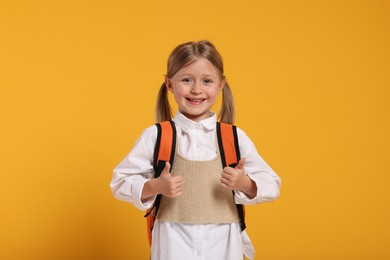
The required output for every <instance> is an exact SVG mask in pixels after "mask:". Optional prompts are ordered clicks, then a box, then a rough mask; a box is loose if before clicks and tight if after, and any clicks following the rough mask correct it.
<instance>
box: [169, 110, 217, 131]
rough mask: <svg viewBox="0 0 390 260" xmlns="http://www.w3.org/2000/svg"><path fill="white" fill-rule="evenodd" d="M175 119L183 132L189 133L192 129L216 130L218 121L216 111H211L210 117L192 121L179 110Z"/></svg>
mask: <svg viewBox="0 0 390 260" xmlns="http://www.w3.org/2000/svg"><path fill="white" fill-rule="evenodd" d="M173 121H174V122H175V123H176V124H177V125H178V126H179V127H180V128H181V129H182V130H183V132H185V133H188V132H189V131H190V130H192V129H199V130H206V131H211V130H214V129H215V127H216V123H217V116H216V114H215V113H214V112H211V111H210V117H209V118H206V119H203V120H201V121H199V122H195V121H192V120H191V119H188V118H187V117H186V116H185V115H183V114H182V113H181V112H180V111H178V112H177V113H176V115H175V117H174V118H173Z"/></svg>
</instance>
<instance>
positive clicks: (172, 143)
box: [145, 120, 176, 246]
mask: <svg viewBox="0 0 390 260" xmlns="http://www.w3.org/2000/svg"><path fill="white" fill-rule="evenodd" d="M156 126H157V140H156V146H155V148H154V158H153V168H154V178H158V177H159V176H160V174H161V172H162V171H163V170H164V167H165V163H166V162H169V163H170V164H171V169H172V165H173V159H174V157H175V148H176V127H175V123H174V122H173V121H172V120H170V121H164V122H161V123H157V124H156ZM160 201H161V194H158V195H157V197H156V200H155V202H154V204H153V207H152V208H150V209H149V210H148V211H147V212H146V215H145V217H146V218H147V219H146V220H147V231H148V240H149V245H150V246H151V245H152V229H153V226H154V221H155V218H156V215H157V211H158V209H159V207H160Z"/></svg>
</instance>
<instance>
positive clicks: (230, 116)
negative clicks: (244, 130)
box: [156, 40, 235, 124]
mask: <svg viewBox="0 0 390 260" xmlns="http://www.w3.org/2000/svg"><path fill="white" fill-rule="evenodd" d="M199 57H202V58H206V59H207V60H208V61H210V62H211V64H213V65H214V67H215V68H216V69H217V71H218V72H219V76H220V78H221V79H224V78H225V76H224V75H223V62H222V56H221V54H219V52H218V51H217V49H216V48H215V46H214V45H213V44H212V43H211V42H209V41H207V40H202V41H198V42H186V43H183V44H180V45H179V46H177V47H176V48H175V49H174V50H173V51H172V53H171V55H170V56H169V58H168V68H167V74H166V77H167V78H168V79H169V78H172V77H173V76H174V75H175V74H176V73H177V72H178V71H179V70H180V69H182V68H184V67H185V66H188V65H190V64H191V63H193V62H194V61H195V60H196V58H199ZM172 117H173V112H172V107H171V105H170V104H169V101H168V90H167V87H166V85H165V82H164V83H163V84H162V85H161V87H160V90H159V92H158V95H157V103H156V123H158V122H163V121H167V120H171V119H172ZM218 119H219V120H220V121H221V122H223V123H228V124H234V119H235V108H234V101H233V94H232V91H231V89H230V87H229V84H228V83H227V81H226V80H225V85H224V87H223V89H222V106H221V110H220V112H219V114H218Z"/></svg>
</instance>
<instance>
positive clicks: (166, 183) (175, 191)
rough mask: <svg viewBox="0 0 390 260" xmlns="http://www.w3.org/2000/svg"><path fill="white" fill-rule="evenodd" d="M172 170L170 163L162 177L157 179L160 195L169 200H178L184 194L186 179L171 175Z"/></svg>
mask: <svg viewBox="0 0 390 260" xmlns="http://www.w3.org/2000/svg"><path fill="white" fill-rule="evenodd" d="M170 168H171V165H170V163H169V162H166V163H165V167H164V169H163V171H162V172H161V174H160V177H158V178H157V181H158V183H157V188H158V190H159V192H158V193H160V194H162V195H164V196H166V197H168V198H177V197H179V196H181V194H182V193H183V186H184V178H183V176H181V175H177V174H170V173H169V170H170Z"/></svg>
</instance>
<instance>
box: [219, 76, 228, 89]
mask: <svg viewBox="0 0 390 260" xmlns="http://www.w3.org/2000/svg"><path fill="white" fill-rule="evenodd" d="M225 83H226V80H225V76H223V77H222V79H221V82H220V83H219V91H221V90H222V89H223V88H224V87H225Z"/></svg>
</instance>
